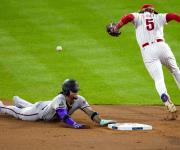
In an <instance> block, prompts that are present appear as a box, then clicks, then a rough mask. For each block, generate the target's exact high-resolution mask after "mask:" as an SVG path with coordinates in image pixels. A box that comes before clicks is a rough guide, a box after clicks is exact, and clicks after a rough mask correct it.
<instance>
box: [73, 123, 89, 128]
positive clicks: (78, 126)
mask: <svg viewBox="0 0 180 150" xmlns="http://www.w3.org/2000/svg"><path fill="white" fill-rule="evenodd" d="M73 127H74V128H75V129H89V128H90V127H89V126H88V125H85V124H80V123H75V124H74V125H73Z"/></svg>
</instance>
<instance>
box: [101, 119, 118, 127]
mask: <svg viewBox="0 0 180 150" xmlns="http://www.w3.org/2000/svg"><path fill="white" fill-rule="evenodd" d="M112 123H117V121H115V120H106V119H101V121H100V123H99V124H100V126H107V125H108V124H112Z"/></svg>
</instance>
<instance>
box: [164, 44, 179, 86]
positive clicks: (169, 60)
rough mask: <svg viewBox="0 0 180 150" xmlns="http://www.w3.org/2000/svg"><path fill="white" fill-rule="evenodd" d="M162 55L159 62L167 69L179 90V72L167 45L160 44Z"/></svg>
mask: <svg viewBox="0 0 180 150" xmlns="http://www.w3.org/2000/svg"><path fill="white" fill-rule="evenodd" d="M162 48H163V51H164V53H163V55H162V56H161V62H162V63H163V64H164V65H165V66H166V67H167V68H168V69H169V71H170V72H171V73H172V75H173V77H174V79H175V81H176V84H177V86H178V88H179V89H180V70H179V67H178V65H177V63H176V59H175V57H174V55H173V53H172V51H171V49H170V47H169V46H168V45H167V44H162Z"/></svg>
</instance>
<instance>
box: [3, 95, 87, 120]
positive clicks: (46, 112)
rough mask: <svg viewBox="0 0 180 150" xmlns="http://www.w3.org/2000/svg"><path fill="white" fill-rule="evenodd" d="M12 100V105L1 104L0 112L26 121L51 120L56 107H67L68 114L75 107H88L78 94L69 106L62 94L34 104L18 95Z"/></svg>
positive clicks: (74, 109) (53, 117)
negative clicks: (50, 99)
mask: <svg viewBox="0 0 180 150" xmlns="http://www.w3.org/2000/svg"><path fill="white" fill-rule="evenodd" d="M13 100H14V106H2V107H1V111H2V113H6V114H9V115H11V116H14V117H15V118H18V119H21V120H27V121H36V120H47V121H49V120H53V119H55V118H56V117H55V116H56V110H57V109H58V108H65V109H67V110H68V114H69V115H71V114H72V113H73V112H74V111H76V110H77V109H82V110H83V109H84V108H86V107H89V104H88V102H87V101H86V100H85V98H84V97H83V96H80V95H78V96H77V99H75V100H74V103H73V104H72V105H71V106H68V104H67V103H66V99H65V96H64V95H63V94H59V95H57V96H56V97H54V98H53V100H52V101H40V102H36V103H35V104H32V103H29V102H27V101H26V100H24V99H22V98H20V97H18V96H14V99H13Z"/></svg>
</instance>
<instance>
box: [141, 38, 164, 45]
mask: <svg viewBox="0 0 180 150" xmlns="http://www.w3.org/2000/svg"><path fill="white" fill-rule="evenodd" d="M163 41H164V40H163V39H156V42H163ZM153 43H155V42H151V43H148V42H147V43H144V44H143V45H142V47H146V46H148V45H150V44H153Z"/></svg>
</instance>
